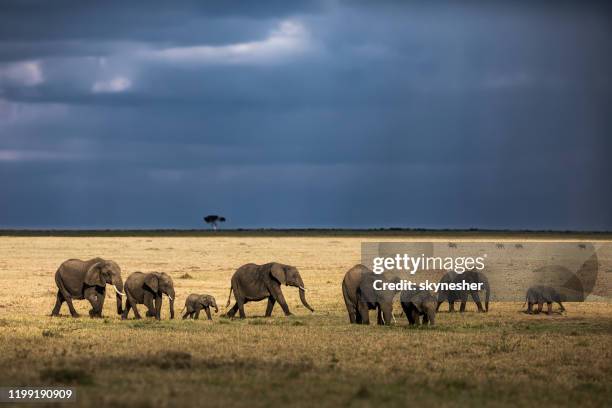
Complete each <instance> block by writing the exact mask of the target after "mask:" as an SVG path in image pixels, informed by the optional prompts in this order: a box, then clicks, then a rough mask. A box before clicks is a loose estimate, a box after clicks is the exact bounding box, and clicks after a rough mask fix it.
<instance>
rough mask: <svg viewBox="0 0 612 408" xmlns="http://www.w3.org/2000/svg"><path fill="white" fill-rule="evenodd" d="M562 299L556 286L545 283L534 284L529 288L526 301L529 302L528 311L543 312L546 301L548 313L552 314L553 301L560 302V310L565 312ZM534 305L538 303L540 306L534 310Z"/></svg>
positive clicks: (531, 312)
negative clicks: (545, 284)
mask: <svg viewBox="0 0 612 408" xmlns="http://www.w3.org/2000/svg"><path fill="white" fill-rule="evenodd" d="M561 301H562V296H561V295H560V294H559V292H558V291H557V290H556V289H555V288H553V287H551V286H544V285H536V286H532V287H530V288H529V289H527V295H526V296H525V303H527V310H526V313H528V314H533V313H541V312H542V307H543V306H544V303H546V306H547V310H546V314H551V313H552V304H553V302H555V303H558V304H559V306H560V311H561V312H564V311H565V308H564V307H563V304H562V303H561ZM533 305H538V308H537V310H536V311H535V312H534V310H533ZM524 306H525V305H524V304H523V307H524Z"/></svg>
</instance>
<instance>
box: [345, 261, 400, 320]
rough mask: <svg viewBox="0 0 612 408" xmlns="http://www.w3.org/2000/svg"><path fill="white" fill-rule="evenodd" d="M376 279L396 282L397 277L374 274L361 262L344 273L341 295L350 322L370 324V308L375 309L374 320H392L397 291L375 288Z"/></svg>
mask: <svg viewBox="0 0 612 408" xmlns="http://www.w3.org/2000/svg"><path fill="white" fill-rule="evenodd" d="M376 280H382V281H383V282H398V281H399V278H395V279H391V278H389V277H387V276H386V275H384V274H381V275H376V274H375V273H374V272H372V271H371V270H370V269H369V268H367V267H366V266H364V265H361V264H358V265H355V266H353V267H352V268H351V269H349V270H348V271H347V272H346V274H345V275H344V279H343V280H342V295H343V296H344V303H345V305H346V310H347V312H348V316H349V321H350V322H351V323H355V324H370V312H369V311H370V310H376V314H377V319H376V321H377V323H378V324H380V325H390V324H391V322H392V321H393V298H394V297H395V295H396V294H397V291H392V290H375V289H374V286H373V285H374V281H376Z"/></svg>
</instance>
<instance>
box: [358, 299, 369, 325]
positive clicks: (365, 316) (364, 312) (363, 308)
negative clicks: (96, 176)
mask: <svg viewBox="0 0 612 408" xmlns="http://www.w3.org/2000/svg"><path fill="white" fill-rule="evenodd" d="M358 310H359V315H360V316H361V324H370V311H369V309H368V305H367V304H365V303H364V302H359V304H358Z"/></svg>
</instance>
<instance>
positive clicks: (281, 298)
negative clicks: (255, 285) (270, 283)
mask: <svg viewBox="0 0 612 408" xmlns="http://www.w3.org/2000/svg"><path fill="white" fill-rule="evenodd" d="M272 296H274V298H275V300H276V301H277V302H278V304H279V305H280V307H281V308H282V309H283V313H285V316H291V314H292V313H291V312H290V311H289V306H287V302H286V301H285V296H284V295H283V291H282V290H281V289H280V287H279V288H275V289H273V290H272Z"/></svg>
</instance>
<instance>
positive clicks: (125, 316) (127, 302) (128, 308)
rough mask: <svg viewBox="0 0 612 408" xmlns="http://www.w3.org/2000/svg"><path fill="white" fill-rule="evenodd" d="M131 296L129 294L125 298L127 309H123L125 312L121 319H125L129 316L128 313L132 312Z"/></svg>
mask: <svg viewBox="0 0 612 408" xmlns="http://www.w3.org/2000/svg"><path fill="white" fill-rule="evenodd" d="M130 308H131V305H130V297H129V296H128V297H127V299H126V300H125V309H123V313H121V320H125V319H127V317H128V313H130Z"/></svg>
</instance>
